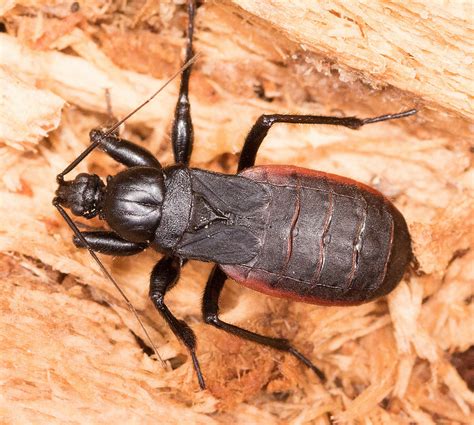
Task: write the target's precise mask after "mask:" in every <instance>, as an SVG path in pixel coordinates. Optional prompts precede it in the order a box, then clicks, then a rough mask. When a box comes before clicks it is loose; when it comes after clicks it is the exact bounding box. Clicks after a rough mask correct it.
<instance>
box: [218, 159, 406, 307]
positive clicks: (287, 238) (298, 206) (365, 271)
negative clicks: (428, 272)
mask: <svg viewBox="0 0 474 425" xmlns="http://www.w3.org/2000/svg"><path fill="white" fill-rule="evenodd" d="M242 175H243V176H245V177H247V178H250V179H252V180H256V181H258V182H260V183H261V184H263V185H265V186H266V187H267V188H269V189H270V191H271V193H272V202H271V204H270V206H269V219H268V222H267V226H266V229H265V234H264V240H263V243H262V249H261V250H260V252H259V254H258V256H257V257H256V258H255V259H254V260H253V261H251V262H249V263H247V264H244V265H235V266H222V268H223V270H224V271H225V272H226V273H227V274H228V275H229V276H230V277H232V278H234V279H235V280H237V281H239V282H240V283H242V284H244V285H246V286H249V287H251V288H253V289H256V290H259V291H262V292H265V293H268V294H271V295H275V296H284V297H287V298H293V299H297V300H300V301H305V302H310V303H317V304H357V303H361V302H365V301H368V300H370V299H373V298H376V297H378V296H382V295H385V294H386V293H388V292H390V291H391V290H392V289H393V288H394V287H395V285H396V284H397V283H398V282H399V280H400V279H401V277H402V275H403V273H404V271H405V269H406V266H407V265H408V263H409V261H410V259H411V244H410V237H409V234H408V229H407V226H406V223H405V221H404V219H403V217H402V215H401V214H400V213H399V212H398V210H396V208H395V207H394V206H393V205H392V204H391V203H390V201H388V200H387V199H386V198H385V197H383V195H381V194H380V193H379V192H377V191H375V190H374V189H372V188H370V187H368V186H365V185H362V184H360V183H357V182H355V181H353V180H350V179H346V178H342V177H338V176H334V175H330V174H326V173H322V172H317V171H311V170H306V169H301V168H297V167H282V166H266V167H254V168H250V169H248V170H245V171H244V172H243V173H242Z"/></svg>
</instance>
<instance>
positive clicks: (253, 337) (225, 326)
mask: <svg viewBox="0 0 474 425" xmlns="http://www.w3.org/2000/svg"><path fill="white" fill-rule="evenodd" d="M226 279H227V276H226V275H225V273H224V272H223V271H222V270H221V269H219V268H218V266H214V268H213V270H212V272H211V274H210V276H209V279H208V281H207V284H206V290H205V292H204V298H203V302H202V314H203V317H204V321H205V322H206V323H208V324H209V325H212V326H215V327H216V328H219V329H222V330H223V331H225V332H229V333H231V334H234V335H237V336H238V337H240V338H244V339H248V340H249V341H253V342H256V343H258V344H262V345H266V346H268V347H272V348H275V349H277V350H280V351H285V352H287V353H290V354H292V355H293V356H295V357H296V358H297V359H298V360H300V361H301V362H302V363H304V364H305V365H306V366H307V367H309V368H310V369H311V370H312V371H313V372H314V373H315V374H316V375H317V376H318V377H319V379H321V380H322V381H325V380H326V378H325V376H324V373H323V372H322V371H321V370H319V369H318V368H317V367H316V366H315V365H314V364H313V363H311V361H310V360H309V359H307V358H306V357H305V356H303V354H301V353H300V352H299V351H298V350H296V349H295V348H294V347H293V346H292V345H290V343H289V341H288V340H286V339H283V338H273V337H268V336H264V335H260V334H257V333H255V332H250V331H248V330H246V329H242V328H239V327H238V326H234V325H231V324H229V323H226V322H223V321H222V320H221V319H219V296H220V294H221V292H222V289H223V288H224V283H225V281H226Z"/></svg>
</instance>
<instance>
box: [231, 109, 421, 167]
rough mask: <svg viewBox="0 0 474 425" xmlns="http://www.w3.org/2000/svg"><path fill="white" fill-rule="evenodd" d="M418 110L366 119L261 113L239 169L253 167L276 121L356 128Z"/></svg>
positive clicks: (249, 138) (242, 155)
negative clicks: (261, 146)
mask: <svg viewBox="0 0 474 425" xmlns="http://www.w3.org/2000/svg"><path fill="white" fill-rule="evenodd" d="M416 112H417V111H416V109H410V110H409V111H405V112H400V113H399V114H388V115H381V116H379V117H374V118H365V119H360V118H356V117H327V116H320V115H281V114H274V115H261V116H260V117H259V118H258V119H257V121H256V122H255V124H254V125H253V127H252V128H251V130H250V132H249V134H248V135H247V137H246V139H245V143H244V147H243V148H242V153H241V154H240V159H239V166H238V171H242V170H243V169H244V168H248V167H252V166H253V165H254V164H255V158H256V157H257V152H258V150H259V149H260V145H261V144H262V142H263V139H264V138H265V136H266V135H267V133H268V131H269V130H270V127H271V126H272V125H273V124H275V123H286V124H326V125H340V126H343V127H348V128H352V129H354V130H355V129H358V128H360V127H362V126H363V125H366V124H372V123H376V122H381V121H388V120H394V119H397V118H404V117H409V116H410V115H413V114H416Z"/></svg>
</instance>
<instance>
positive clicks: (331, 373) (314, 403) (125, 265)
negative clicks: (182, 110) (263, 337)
mask: <svg viewBox="0 0 474 425" xmlns="http://www.w3.org/2000/svg"><path fill="white" fill-rule="evenodd" d="M182 3H183V1H173V0H167V1H165V0H162V1H151V0H149V1H136V2H122V1H114V0H111V1H102V0H88V1H79V2H78V4H79V9H78V10H76V11H74V10H75V6H74V7H72V6H73V5H72V2H64V1H59V0H57V1H43V0H40V1H35V2H32V1H29V0H9V1H7V2H4V3H2V4H1V5H0V22H3V24H4V27H5V29H6V32H4V33H0V94H1V96H0V176H1V178H0V218H1V219H0V251H1V253H2V254H1V257H0V276H1V277H2V285H1V286H0V288H1V291H2V295H1V297H0V382H1V384H0V387H1V389H0V423H6V424H10V423H49V424H53V423H58V424H59V423H61V424H62V423H72V424H75V423H81V424H83V423H91V424H92V423H105V422H110V421H120V422H123V423H131V424H134V423H136V424H144V423H156V422H159V423H163V424H178V423H179V424H181V423H189V424H191V423H196V424H198V423H203V424H204V423H205V424H214V423H215V424H220V423H242V424H329V423H331V422H330V421H336V422H337V423H364V424H365V423H383V424H408V423H421V424H438V423H449V424H467V423H472V422H473V419H474V418H473V416H472V407H473V404H474V395H473V393H472V391H471V390H469V388H468V385H471V386H472V385H473V382H472V368H471V372H469V365H470V364H469V355H471V358H472V349H471V351H468V350H469V347H471V346H472V345H474V330H473V328H474V327H473V326H472V323H473V321H474V317H473V316H474V310H473V307H472V300H473V291H474V274H473V273H474V271H473V267H472V264H473V261H474V256H473V251H472V249H471V248H472V246H473V240H474V173H473V170H472V166H471V164H472V131H473V130H472V129H473V125H474V123H473V115H474V113H473V112H474V111H473V99H472V96H473V74H474V73H473V69H472V67H473V65H472V61H473V59H472V58H473V54H474V53H473V39H474V37H473V13H472V3H471V2H468V1H461V0H456V1H454V0H448V1H443V2H441V1H436V2H428V1H426V0H419V1H417V0H412V1H410V2H399V1H388V0H386V1H381V0H380V1H373V2H363V1H360V2H356V1H353V2H352V1H350V2H348V1H331V2H314V1H312V0H298V1H291V2H285V1H283V0H262V1H258V2H257V1H255V2H254V1H246V0H239V1H238V0H235V1H234V0H225V1H205V2H204V4H203V5H202V6H201V7H200V8H199V9H198V13H197V21H196V41H195V49H196V51H197V52H199V53H200V56H199V59H198V61H197V63H196V65H195V67H194V68H195V69H194V71H193V76H192V78H191V102H192V113H193V122H194V125H195V146H194V152H193V158H192V166H195V167H200V168H205V169H211V170H215V171H224V172H229V173H230V172H234V171H235V168H236V163H237V158H238V154H239V151H240V149H241V146H242V142H243V140H244V138H245V135H246V132H247V131H248V130H249V129H250V127H251V125H252V124H253V122H254V121H255V120H256V119H257V118H258V116H259V115H260V114H262V113H302V114H303V113H304V114H308V113H313V114H321V115H322V114H325V115H357V116H360V117H367V116H375V115H381V114H385V113H390V112H399V111H402V110H405V109H410V108H413V107H415V108H417V109H418V110H419V112H418V114H417V115H416V116H415V117H411V118H408V119H405V120H400V121H397V122H391V123H390V122H387V123H380V124H376V125H371V126H367V127H366V128H362V129H360V130H358V131H352V130H349V129H343V128H328V127H327V126H321V127H318V126H287V125H277V126H275V128H272V130H271V131H270V133H269V135H268V139H266V141H265V143H264V144H263V147H262V150H261V154H260V155H259V158H258V163H260V164H270V163H272V164H278V163H280V164H281V163H285V164H293V165H297V166H301V167H307V168H312V169H318V170H322V171H326V172H331V173H335V174H340V175H344V176H347V177H350V178H353V179H356V180H359V181H362V182H363V183H366V184H369V185H371V186H374V187H375V188H377V189H378V190H380V191H382V192H383V193H384V194H385V195H386V196H388V197H390V199H392V200H393V201H394V203H395V204H396V206H397V207H398V208H399V209H400V210H401V211H402V213H403V214H404V215H405V217H406V219H407V222H408V225H409V228H410V232H411V234H412V238H413V243H414V247H415V255H416V257H417V259H418V262H419V263H420V267H419V271H418V274H415V273H409V274H407V276H406V277H405V278H404V280H403V281H402V283H401V284H400V285H399V287H398V288H397V289H396V290H395V291H394V292H393V293H392V294H391V295H390V296H388V297H387V298H385V299H382V300H379V301H376V302H372V303H369V304H366V305H362V306H358V307H350V308H344V307H322V306H313V305H306V304H302V303H294V302H289V301H285V300H278V299H273V298H270V297H267V296H264V295H262V294H259V293H256V292H253V291H250V290H248V289H245V288H242V287H240V286H239V285H237V284H236V283H235V282H229V283H228V288H226V290H225V291H224V295H223V300H222V312H223V318H225V320H227V321H229V322H231V323H235V324H238V325H240V326H244V327H246V328H248V329H251V330H253V331H258V332H261V333H264V334H268V335H277V336H281V337H287V338H289V339H290V340H291V341H292V342H293V343H294V344H295V346H297V347H298V348H299V349H300V350H301V351H302V352H304V353H305V355H307V356H308V357H309V358H311V360H312V361H314V362H315V363H316V364H317V366H318V367H320V368H322V369H323V370H324V372H325V373H326V375H327V376H328V382H327V383H326V384H324V385H322V384H321V383H320V382H319V381H318V379H317V378H316V377H315V376H313V375H312V374H311V373H310V371H308V370H306V369H305V368H304V367H303V366H301V365H300V364H298V362H297V361H295V360H294V359H293V358H291V357H289V356H286V355H283V354H281V353H278V352H275V351H273V350H270V349H267V348H264V347H260V346H256V345H255V344H252V343H250V342H245V341H241V340H238V339H236V338H234V337H231V336H228V335H226V334H224V333H223V332H220V331H218V330H216V329H213V328H211V327H209V326H207V325H205V324H203V323H202V319H201V313H200V305H199V304H200V299H201V296H202V292H203V289H204V285H205V281H206V276H207V273H208V272H209V270H210V267H211V266H210V265H209V264H205V263H200V262H191V263H190V264H189V265H188V266H187V267H186V268H185V269H184V271H183V275H182V278H181V281H180V284H179V285H178V286H177V287H176V288H175V289H173V291H172V292H171V293H170V294H169V296H167V298H166V300H167V303H168V305H169V307H170V309H171V310H172V311H173V312H174V313H175V314H176V315H177V316H178V317H179V318H182V319H185V320H186V321H187V322H188V323H189V324H190V325H191V327H192V328H193V329H194V331H195V332H196V334H197V338H198V347H199V349H198V355H199V358H200V361H201V363H202V367H203V371H204V374H205V378H206V380H207V384H208V387H209V389H208V390H206V391H204V392H201V391H199V390H198V385H197V382H196V379H195V376H194V374H193V369H192V365H191V363H190V360H189V358H188V356H187V353H186V350H185V349H184V348H183V347H182V346H181V345H180V344H179V343H178V342H177V341H176V339H175V338H174V336H173V334H172V333H171V332H170V330H169V329H168V328H167V327H166V325H165V323H164V322H163V321H162V319H161V318H160V317H159V315H158V314H157V313H156V312H155V311H154V309H153V307H152V306H151V303H150V302H149V301H148V298H147V293H148V276H149V273H150V270H151V269H152V267H153V265H154V263H155V262H156V261H157V260H158V258H159V254H157V253H155V252H151V251H147V252H145V253H143V254H140V255H139V256H137V257H132V258H127V259H120V258H105V257H103V261H104V263H105V264H106V265H107V267H108V268H109V269H110V270H111V272H112V273H113V275H114V276H115V277H116V278H117V279H118V280H119V282H120V283H121V284H122V285H123V287H124V289H125V290H126V292H127V294H128V295H129V296H130V298H131V299H132V301H133V303H134V305H135V307H136V308H137V309H138V310H139V312H140V314H141V317H142V318H143V320H144V321H145V323H146V325H147V328H148V329H149V331H150V332H151V334H152V337H153V339H154V341H155V344H157V346H158V347H159V352H160V355H161V357H162V358H163V359H164V360H165V361H166V363H167V368H166V369H163V368H161V366H160V364H159V363H158V362H157V361H154V360H152V359H151V358H150V357H149V356H148V355H147V354H145V353H144V351H143V350H142V346H141V345H140V344H139V343H138V342H137V341H138V340H137V339H136V338H135V337H134V335H133V333H132V332H131V331H133V332H134V333H136V334H137V335H141V332H140V330H139V328H138V326H137V324H136V321H135V319H134V318H133V316H132V315H131V313H130V312H129V311H128V310H127V308H126V305H125V303H124V302H123V300H121V299H120V297H119V295H118V294H117V293H116V292H115V291H114V289H113V288H112V287H111V285H110V283H109V282H108V281H107V280H106V279H104V278H103V276H102V275H101V273H100V271H99V270H98V269H97V267H96V266H95V265H94V264H93V263H92V261H91V259H90V257H89V256H88V254H87V253H85V252H82V251H79V250H77V249H75V248H74V246H73V245H72V243H71V232H70V230H69V229H68V228H67V226H66V225H65V224H64V223H63V222H62V220H61V218H60V217H59V216H58V214H57V213H56V212H55V210H54V208H53V207H52V205H51V200H52V198H53V196H54V191H55V189H56V184H55V175H56V174H57V173H58V172H59V171H61V170H62V169H64V167H65V166H66V165H67V164H68V163H69V162H70V161H71V160H72V159H73V158H74V157H75V156H77V155H78V154H79V153H80V152H81V151H82V150H83V149H84V148H85V147H86V146H87V144H88V132H89V130H90V129H91V128H94V127H96V126H99V125H107V123H108V122H109V117H108V116H107V114H106V112H107V107H106V101H105V92H106V90H108V91H109V92H110V98H111V103H112V108H113V113H114V114H115V115H116V116H117V117H122V116H124V115H126V114H127V113H128V112H129V111H130V110H132V109H134V108H135V107H136V106H137V105H138V104H139V103H140V102H141V101H143V100H144V99H146V98H147V97H148V96H149V95H150V94H151V93H152V92H153V91H154V90H156V88H157V87H159V86H160V84H162V83H163V82H164V81H165V80H166V79H167V78H168V76H170V75H171V74H172V73H173V72H175V70H177V69H178V67H179V65H180V62H181V59H180V58H181V55H182V53H183V49H182V47H183V43H184V29H185V26H186V13H185V9H184V7H183V5H182ZM71 7H72V8H71ZM177 84H178V82H177V81H176V82H174V84H172V86H170V87H169V88H168V89H166V90H165V91H164V92H163V93H161V94H160V95H159V96H158V97H157V98H156V99H155V100H154V101H153V102H152V103H151V104H150V105H148V106H147V107H146V108H145V109H143V110H142V111H140V112H139V113H137V114H136V115H135V116H133V117H132V118H131V119H130V120H129V121H128V122H127V124H126V126H125V128H124V129H123V130H122V131H123V133H122V135H123V136H124V137H126V138H128V139H130V140H132V141H134V142H137V143H139V144H141V145H143V146H146V147H147V148H148V149H150V150H151V151H152V152H153V153H154V154H156V155H157V157H158V159H159V160H160V161H162V163H164V164H170V163H171V162H172V153H171V147H170V143H169V142H170V138H169V134H170V122H171V119H172V113H173V108H174V103H175V101H176V95H177ZM119 169H120V167H119V166H118V165H117V164H114V163H113V161H111V160H110V159H109V158H107V157H106V156H105V155H103V154H101V153H96V154H94V155H92V156H91V158H90V159H89V160H88V161H87V162H86V163H84V164H81V166H80V167H78V170H77V172H82V171H87V170H89V171H90V172H95V173H98V174H100V175H103V176H104V177H105V176H106V175H107V174H114V173H116V172H117V171H118V170H119ZM92 224H93V225H95V226H100V225H103V223H100V222H99V221H97V220H96V221H94V222H93V223H92ZM141 336H142V337H143V335H141ZM463 353H464V354H463ZM470 353H471V354H470ZM466 359H467V360H466ZM471 365H472V361H471ZM469 376H471V378H470V379H471V380H470V381H469ZM471 389H472V387H471Z"/></svg>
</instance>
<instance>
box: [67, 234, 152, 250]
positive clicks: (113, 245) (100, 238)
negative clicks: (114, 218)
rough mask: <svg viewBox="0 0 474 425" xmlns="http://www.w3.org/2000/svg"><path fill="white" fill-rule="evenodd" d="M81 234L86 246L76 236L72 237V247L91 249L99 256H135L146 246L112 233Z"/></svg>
mask: <svg viewBox="0 0 474 425" xmlns="http://www.w3.org/2000/svg"><path fill="white" fill-rule="evenodd" d="M81 234H82V236H83V237H84V239H85V240H86V241H87V244H88V246H86V245H84V244H83V242H82V241H81V240H80V239H79V238H78V237H77V236H74V237H73V242H74V245H76V247H78V248H91V249H92V251H95V252H99V253H100V254H106V255H116V256H127V255H135V254H138V253H139V252H142V251H143V250H144V249H145V248H146V247H147V246H148V244H146V243H136V242H130V241H127V240H125V239H122V238H121V237H120V236H119V235H117V234H116V233H114V232H106V231H94V232H81Z"/></svg>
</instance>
